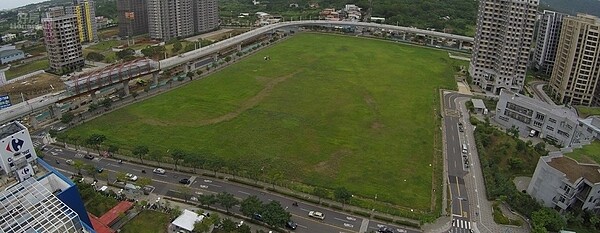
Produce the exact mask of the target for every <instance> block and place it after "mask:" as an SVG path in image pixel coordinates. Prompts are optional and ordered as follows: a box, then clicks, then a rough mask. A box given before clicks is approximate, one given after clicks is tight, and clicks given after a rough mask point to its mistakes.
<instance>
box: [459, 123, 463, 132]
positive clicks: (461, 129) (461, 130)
mask: <svg viewBox="0 0 600 233" xmlns="http://www.w3.org/2000/svg"><path fill="white" fill-rule="evenodd" d="M458 131H459V132H464V131H465V129H464V128H463V124H462V123H460V122H458Z"/></svg>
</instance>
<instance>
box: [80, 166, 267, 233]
mask: <svg viewBox="0 0 600 233" xmlns="http://www.w3.org/2000/svg"><path fill="white" fill-rule="evenodd" d="M84 180H85V181H84V182H86V183H92V182H93V178H91V177H85V178H84ZM104 185H106V186H108V190H112V191H114V192H115V193H117V192H118V191H119V190H120V188H117V187H114V186H110V185H108V184H107V182H106V180H98V182H97V183H96V187H97V188H100V187H102V186H104ZM123 193H124V194H125V195H126V196H127V198H132V199H135V201H136V204H139V203H141V202H143V201H146V202H147V203H150V204H153V203H157V204H158V205H159V206H163V207H169V208H172V209H179V210H182V211H183V210H184V209H187V210H190V211H193V212H196V213H203V212H209V213H210V214H211V215H212V214H217V215H219V217H220V219H221V220H223V219H226V218H229V219H231V220H232V221H234V222H236V223H239V222H240V221H244V224H246V225H248V226H249V227H250V229H252V232H257V231H259V230H262V231H264V232H269V231H272V230H271V229H269V228H266V227H263V226H260V225H256V224H253V223H251V222H250V221H247V219H242V218H239V217H237V216H234V215H229V214H224V213H222V212H225V210H221V209H219V211H220V212H219V211H214V210H207V209H204V208H200V207H198V206H196V205H195V204H194V203H191V202H188V203H183V202H181V201H177V200H174V198H170V197H169V198H165V197H164V196H161V195H157V194H154V193H150V194H149V195H143V194H133V195H132V194H131V193H130V192H127V191H123ZM213 208H214V207H213ZM132 210H133V209H132ZM142 211H143V210H142ZM130 212H131V211H130ZM139 212H141V211H139ZM135 215H137V213H135ZM98 217H100V216H98ZM125 224H126V223H121V224H120V225H121V226H122V225H125ZM115 225H118V224H115ZM115 230H117V229H115Z"/></svg>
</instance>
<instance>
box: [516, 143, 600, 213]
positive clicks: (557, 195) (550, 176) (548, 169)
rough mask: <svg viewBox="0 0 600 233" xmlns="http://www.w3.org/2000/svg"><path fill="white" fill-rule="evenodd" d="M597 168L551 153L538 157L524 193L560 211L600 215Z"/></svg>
mask: <svg viewBox="0 0 600 233" xmlns="http://www.w3.org/2000/svg"><path fill="white" fill-rule="evenodd" d="M599 169H600V166H599V165H597V164H582V163H578V162H577V161H575V160H573V159H571V158H567V157H563V155H562V154H561V153H553V154H551V155H548V156H544V157H541V158H540V159H539V160H538V164H537V166H536V168H535V172H534V173H533V177H532V179H531V182H530V183H529V187H527V193H528V194H529V195H531V197H533V198H534V199H536V200H537V201H539V202H540V203H541V204H542V205H544V206H546V207H550V208H554V209H555V210H558V211H559V212H563V211H565V210H567V209H581V210H590V211H592V212H594V213H597V214H598V213H600V171H599Z"/></svg>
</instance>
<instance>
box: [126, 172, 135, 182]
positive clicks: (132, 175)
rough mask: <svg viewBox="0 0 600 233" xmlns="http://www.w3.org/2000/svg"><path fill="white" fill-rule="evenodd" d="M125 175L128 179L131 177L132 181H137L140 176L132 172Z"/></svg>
mask: <svg viewBox="0 0 600 233" xmlns="http://www.w3.org/2000/svg"><path fill="white" fill-rule="evenodd" d="M125 177H127V179H129V180H131V181H136V180H137V179H138V177H137V176H136V175H134V174H131V173H127V174H125Z"/></svg>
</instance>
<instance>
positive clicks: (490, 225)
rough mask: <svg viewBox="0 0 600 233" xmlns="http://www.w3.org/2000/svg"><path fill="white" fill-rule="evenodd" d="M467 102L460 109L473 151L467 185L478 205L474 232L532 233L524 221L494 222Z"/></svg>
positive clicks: (473, 214)
mask: <svg viewBox="0 0 600 233" xmlns="http://www.w3.org/2000/svg"><path fill="white" fill-rule="evenodd" d="M465 101H467V99H466V98H465V99H461V100H460V108H461V112H462V117H463V119H462V122H463V123H464V125H465V134H466V137H467V141H468V143H467V144H468V146H469V151H471V156H470V157H471V162H472V166H471V169H470V173H469V174H467V176H466V177H465V185H466V187H467V190H469V197H471V200H473V198H474V197H475V198H476V200H477V204H476V205H475V206H473V205H472V204H471V202H469V205H471V206H470V207H471V208H469V209H470V210H471V213H470V215H471V216H474V218H473V219H472V220H473V221H474V223H473V224H472V225H471V226H472V227H473V231H475V232H484V233H499V232H513V233H527V232H530V229H529V225H528V224H527V223H526V222H525V221H524V224H523V227H515V226H505V225H499V224H497V223H496V222H494V216H493V213H492V202H490V201H488V200H487V195H486V192H485V183H484V180H483V172H482V170H481V165H480V164H481V163H480V162H479V155H478V154H477V147H476V145H475V137H474V135H473V133H474V132H473V130H474V129H473V125H471V122H470V121H469V117H470V114H468V113H467V112H466V109H467V108H466V106H465Z"/></svg>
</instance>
